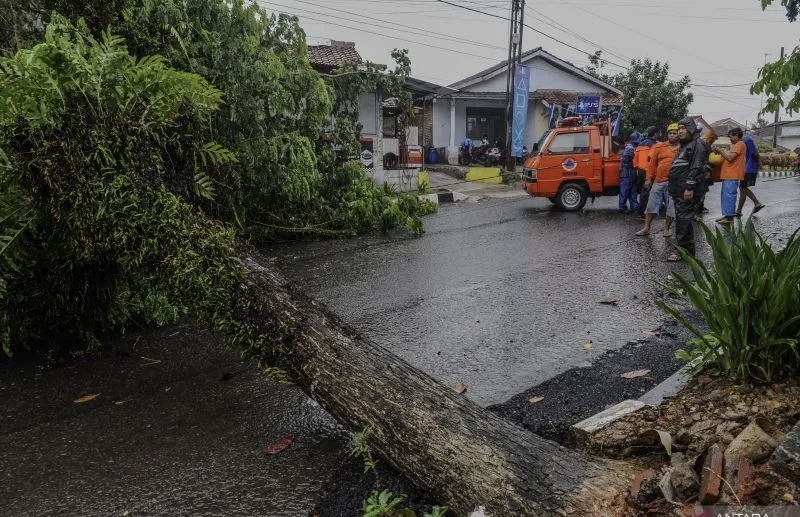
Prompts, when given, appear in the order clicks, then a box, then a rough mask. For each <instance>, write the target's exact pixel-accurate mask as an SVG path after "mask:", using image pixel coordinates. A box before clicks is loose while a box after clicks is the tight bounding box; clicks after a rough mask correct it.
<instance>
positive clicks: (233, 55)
mask: <svg viewBox="0 0 800 517" xmlns="http://www.w3.org/2000/svg"><path fill="white" fill-rule="evenodd" d="M10 7H11V9H10V10H9V11H6V12H4V16H2V17H0V44H2V45H3V49H4V50H6V51H7V52H6V54H5V55H4V56H3V57H2V58H0V343H2V345H3V349H4V350H5V351H6V353H7V354H11V353H12V352H13V351H14V350H20V349H24V348H37V349H42V350H53V349H56V350H59V349H60V350H66V349H69V350H87V349H89V350H90V349H92V348H93V347H95V346H97V345H98V344H99V342H100V339H101V338H102V337H104V336H106V335H108V334H110V333H120V332H124V331H125V330H126V329H127V328H130V327H131V326H138V325H161V324H165V323H169V322H171V321H175V319H176V318H178V317H179V316H181V315H182V314H185V313H187V312H189V313H193V314H195V315H197V316H200V317H201V318H206V319H209V320H212V321H213V320H215V319H217V317H216V316H215V314H218V313H224V312H225V310H226V309H229V308H230V304H231V301H230V296H231V295H230V292H229V291H230V285H231V284H232V283H233V282H234V280H233V279H234V278H235V277H236V275H237V274H238V267H237V266H236V259H235V255H236V254H235V250H234V246H235V241H236V237H237V236H238V237H246V238H248V239H250V240H258V239H261V240H263V239H273V238H298V237H309V236H311V237H318V236H340V235H343V236H346V235H353V234H356V233H359V232H365V231H372V230H377V229H384V230H385V229H388V228H391V227H393V226H397V225H404V226H407V227H409V228H411V229H412V230H413V231H415V232H421V230H422V229H421V221H420V216H421V215H422V214H424V213H425V211H427V210H429V209H430V205H428V204H426V203H423V202H421V201H419V200H418V199H417V197H416V196H415V195H411V194H407V195H397V194H395V193H393V192H391V191H390V190H388V189H384V188H376V187H375V186H374V185H373V184H372V182H371V181H370V179H369V178H368V177H367V175H366V173H365V171H364V169H363V167H362V166H361V165H360V163H357V162H348V161H347V160H348V157H349V156H351V152H352V150H353V149H355V148H356V142H357V137H358V132H359V131H360V128H359V127H358V124H357V120H358V95H359V94H360V93H362V92H364V91H369V89H378V90H381V91H383V92H384V94H388V95H392V96H394V97H395V98H397V99H398V105H399V106H400V108H401V114H402V112H403V110H404V109H405V110H407V109H409V107H410V101H409V100H408V98H407V96H406V95H405V94H404V93H403V91H402V85H403V84H404V82H405V78H406V77H407V75H408V73H409V71H410V63H409V61H408V57H407V55H406V53H405V52H403V51H396V52H395V53H394V58H395V60H396V62H397V67H396V68H395V69H394V70H391V71H385V70H380V69H379V67H376V66H374V65H368V66H367V72H369V73H364V71H362V70H354V69H352V70H351V69H347V70H343V71H334V72H333V73H332V74H331V77H322V76H321V75H320V74H319V73H317V72H316V71H315V70H314V69H313V68H312V67H311V65H310V63H309V61H308V54H307V49H306V44H305V34H304V33H303V31H302V29H301V28H300V27H299V25H298V23H297V19H296V18H292V17H287V16H283V15H281V16H276V15H270V14H268V13H266V12H264V11H262V10H260V9H259V8H258V7H256V6H255V5H249V6H245V5H244V2H243V1H242V0H232V1H226V0H192V1H188V0H114V1H112V2H88V3H83V2H72V1H70V0H41V1H40V2H32V1H24V0H12V1H11V4H10ZM51 8H58V9H62V10H63V11H64V12H66V13H68V14H69V16H70V19H68V18H66V17H64V16H62V15H60V14H57V13H55V12H54V11H51V10H50V9H51ZM348 72H352V73H348ZM404 107H405V108H404ZM332 117H335V123H334V124H333V127H334V128H335V131H334V132H332V133H331V136H332V138H323V137H322V136H323V133H324V132H325V129H326V128H327V127H330V126H331V120H332ZM223 320H224V318H222V320H220V321H217V326H218V327H225V322H224V321H223ZM231 333H232V334H234V335H236V331H233V332H231Z"/></svg>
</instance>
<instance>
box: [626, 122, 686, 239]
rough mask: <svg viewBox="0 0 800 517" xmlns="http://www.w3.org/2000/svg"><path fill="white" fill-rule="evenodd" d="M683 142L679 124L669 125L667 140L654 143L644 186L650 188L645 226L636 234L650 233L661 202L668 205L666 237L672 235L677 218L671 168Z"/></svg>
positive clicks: (665, 227) (665, 223)
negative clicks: (672, 190) (672, 192)
mask: <svg viewBox="0 0 800 517" xmlns="http://www.w3.org/2000/svg"><path fill="white" fill-rule="evenodd" d="M680 146H681V144H680V142H679V141H678V124H670V125H669V126H668V127H667V141H666V142H660V143H657V144H656V145H654V146H653V147H652V149H651V151H650V162H649V163H648V164H647V176H646V179H645V183H644V186H645V188H646V189H649V190H650V197H649V198H648V200H647V208H646V209H645V216H644V228H642V229H641V230H639V231H638V232H636V235H649V234H650V225H651V224H652V223H653V217H654V216H655V215H656V214H658V212H659V210H660V209H661V204H662V203H663V204H665V205H666V207H667V219H666V220H665V221H664V237H671V236H672V221H673V220H674V219H675V203H674V202H673V201H672V196H670V195H669V169H670V167H672V160H674V159H675V155H676V154H678V149H679V148H680Z"/></svg>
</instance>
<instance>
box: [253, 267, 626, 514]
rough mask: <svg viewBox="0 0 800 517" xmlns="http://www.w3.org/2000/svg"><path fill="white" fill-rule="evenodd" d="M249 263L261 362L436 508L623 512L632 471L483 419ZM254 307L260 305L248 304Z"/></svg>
mask: <svg viewBox="0 0 800 517" xmlns="http://www.w3.org/2000/svg"><path fill="white" fill-rule="evenodd" d="M262 262H263V261H260V260H258V259H255V258H252V257H250V258H248V259H246V260H245V266H246V268H247V269H248V270H249V274H248V275H247V282H246V284H245V285H244V286H243V289H244V292H243V293H242V295H243V298H242V299H246V300H249V302H248V305H249V307H250V308H249V310H248V312H247V314H240V316H241V318H246V319H248V321H249V325H251V327H252V328H254V329H258V331H259V332H261V334H262V335H263V336H265V337H266V339H268V340H269V341H270V342H271V343H276V342H278V343H280V345H279V350H273V351H272V352H271V353H270V357H262V359H266V360H268V361H269V362H270V363H271V364H273V365H277V366H279V367H280V368H282V369H284V370H285V371H286V372H288V373H289V374H290V376H291V377H292V379H293V380H294V381H295V382H296V383H297V384H298V385H299V386H300V387H301V388H302V389H303V390H304V391H305V392H306V393H307V394H308V395H309V396H310V397H311V398H313V399H314V400H316V401H317V402H319V404H320V405H322V406H323V407H324V408H325V409H326V410H328V411H329V412H330V413H331V415H333V416H334V417H335V418H336V419H337V420H338V421H339V422H341V423H342V424H343V425H345V426H346V427H348V428H350V429H353V430H356V431H359V430H362V429H364V428H366V427H370V428H371V429H372V434H371V437H370V440H369V445H370V447H371V448H372V449H373V450H374V451H377V452H378V453H379V454H380V455H381V456H382V457H383V458H384V459H385V460H386V461H387V462H388V463H389V464H391V465H392V466H393V467H395V468H396V469H397V470H398V471H400V472H402V473H403V474H404V475H406V476H407V477H408V478H409V479H411V480H412V481H414V482H415V483H416V484H417V486H419V487H420V488H422V489H425V490H427V491H429V492H430V493H432V494H434V495H435V496H436V497H437V498H439V500H440V501H441V503H443V504H447V505H448V506H449V507H450V508H451V509H453V510H455V511H457V512H461V513H462V514H466V513H467V512H470V511H472V510H474V509H476V508H477V507H480V506H483V507H485V509H486V512H487V513H488V514H489V515H492V516H515V517H520V516H552V515H569V514H572V515H580V516H583V515H603V516H607V515H619V514H622V513H624V511H625V508H626V501H625V496H626V495H627V490H628V487H629V485H630V481H631V478H632V477H633V470H632V467H630V466H629V465H628V464H625V463H621V462H612V461H607V460H601V459H593V458H589V457H587V456H585V455H583V454H580V453H578V452H575V451H571V450H568V449H565V448H563V447H561V446H559V445H557V444H555V443H552V442H549V441H547V440H545V439H543V438H540V437H538V436H536V435H534V434H532V433H530V432H528V431H526V430H524V429H521V428H519V427H517V426H515V425H513V424H511V423H509V422H507V421H505V420H503V419H501V418H499V417H497V416H495V415H493V414H492V413H490V412H489V411H486V410H484V409H483V408H481V407H479V406H478V405H476V404H474V403H473V402H471V401H469V400H468V399H467V398H466V397H464V396H463V395H458V394H457V393H455V392H454V391H453V390H452V389H450V388H447V387H445V386H443V385H442V384H440V383H439V382H437V381H435V380H434V379H433V378H431V377H430V376H428V375H427V374H425V373H423V372H420V371H419V370H417V369H415V368H413V367H411V366H410V365H409V364H407V363H406V362H404V361H403V360H402V359H400V358H398V357H396V356H395V355H394V354H392V353H391V352H389V351H388V350H386V349H384V348H382V347H381V346H379V345H377V344H375V343H373V342H371V341H369V340H368V339H366V338H364V337H362V336H360V335H359V334H358V333H357V332H355V331H354V330H353V329H351V328H349V327H348V326H347V325H345V324H344V323H343V322H341V321H340V320H339V319H338V318H337V317H336V316H334V315H332V314H330V313H328V312H326V311H325V310H324V309H323V308H322V307H321V306H320V305H319V304H317V303H315V302H314V301H313V300H311V299H310V298H308V297H307V296H305V295H304V294H303V293H302V292H300V291H299V289H297V288H296V287H294V286H293V285H292V284H290V283H288V282H287V281H286V280H285V279H284V278H283V276H282V275H281V274H280V273H278V272H277V271H275V270H274V269H272V268H268V267H265V266H263V265H262ZM254 304H255V305H254Z"/></svg>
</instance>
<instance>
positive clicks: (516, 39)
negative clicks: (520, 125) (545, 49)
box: [505, 0, 525, 171]
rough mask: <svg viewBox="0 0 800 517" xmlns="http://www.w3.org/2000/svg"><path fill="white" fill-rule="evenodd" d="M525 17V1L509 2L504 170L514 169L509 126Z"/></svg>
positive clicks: (514, 161) (514, 162) (512, 110)
mask: <svg viewBox="0 0 800 517" xmlns="http://www.w3.org/2000/svg"><path fill="white" fill-rule="evenodd" d="M524 17H525V0H511V17H510V25H509V31H508V72H507V75H506V142H505V144H506V145H505V148H506V149H505V150H506V169H507V170H510V171H513V170H515V169H516V159H515V158H514V157H513V156H511V125H512V121H513V119H514V79H515V77H516V68H517V67H516V65H517V64H518V63H519V62H520V60H521V57H522V27H523V23H524V21H523V20H524Z"/></svg>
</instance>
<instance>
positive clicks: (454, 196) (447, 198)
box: [417, 191, 469, 205]
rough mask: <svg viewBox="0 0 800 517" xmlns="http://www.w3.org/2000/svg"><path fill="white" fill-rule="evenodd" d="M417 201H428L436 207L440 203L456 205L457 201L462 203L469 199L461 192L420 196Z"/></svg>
mask: <svg viewBox="0 0 800 517" xmlns="http://www.w3.org/2000/svg"><path fill="white" fill-rule="evenodd" d="M417 197H418V198H419V199H425V200H427V201H430V202H431V203H436V204H437V205H438V204H440V203H456V202H458V201H464V200H466V199H468V198H469V196H468V195H466V194H462V193H461V192H453V191H448V192H436V193H433V194H421V195H419V196H417Z"/></svg>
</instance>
